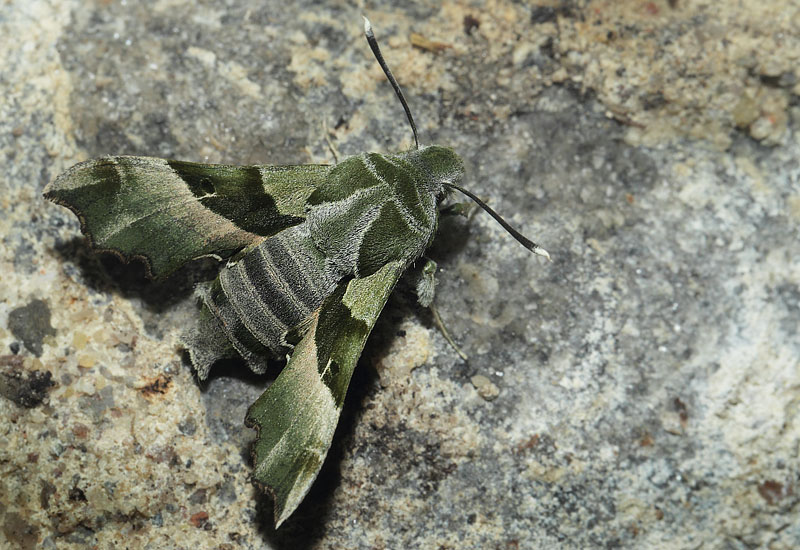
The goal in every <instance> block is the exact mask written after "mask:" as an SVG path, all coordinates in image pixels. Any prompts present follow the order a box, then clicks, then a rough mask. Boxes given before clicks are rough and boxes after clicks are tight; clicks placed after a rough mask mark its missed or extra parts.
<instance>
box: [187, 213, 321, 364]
mask: <svg viewBox="0 0 800 550" xmlns="http://www.w3.org/2000/svg"><path fill="white" fill-rule="evenodd" d="M336 282H337V281H336V280H334V279H333V278H332V277H331V276H330V275H328V274H327V272H326V270H325V261H324V258H323V257H322V256H321V255H320V253H319V251H318V250H317V249H316V247H315V246H314V245H313V243H312V242H311V239H310V237H309V236H308V232H307V229H306V226H305V225H300V226H296V227H293V228H290V229H287V230H286V231H283V232H282V233H279V234H277V235H275V236H273V237H270V238H269V239H267V240H265V241H264V242H263V243H261V244H260V245H258V246H257V247H255V248H253V249H252V250H250V251H248V252H247V253H246V254H244V255H243V256H242V257H241V258H240V259H239V260H238V261H236V262H235V263H233V264H231V265H229V266H227V267H226V268H224V269H223V270H222V271H220V274H219V277H218V278H217V279H216V280H215V281H214V282H213V283H211V284H210V285H209V286H207V287H205V288H204V289H202V290H201V292H200V296H201V298H202V300H203V306H204V309H205V310H206V311H207V312H208V313H210V314H211V317H212V319H211V321H213V322H208V321H207V322H206V323H205V325H201V327H200V329H199V330H200V332H201V333H204V334H198V335H197V337H192V336H190V337H185V338H184V341H185V342H186V343H187V344H188V345H189V347H190V351H191V348H192V347H198V346H200V345H202V344H199V343H198V340H200V339H206V340H207V341H209V342H212V344H213V343H214V342H215V339H214V337H213V335H212V334H210V332H212V331H215V330H216V331H221V332H222V333H223V334H224V335H225V337H226V338H227V340H228V343H229V344H230V346H232V347H233V348H234V349H235V350H236V351H237V352H238V353H239V355H241V356H242V357H243V358H244V359H245V360H246V361H247V363H248V364H249V366H250V367H251V368H252V369H253V370H254V371H256V372H263V371H264V369H265V368H266V362H265V360H264V357H265V356H268V357H273V358H276V357H281V356H283V355H285V354H286V353H287V352H288V351H289V350H290V349H291V346H290V343H289V342H287V341H286V336H287V334H288V333H289V332H290V331H292V329H294V328H295V327H297V326H298V325H300V324H301V323H303V322H304V321H306V320H307V319H308V317H309V316H310V315H311V313H313V312H314V311H315V310H316V309H317V308H318V307H319V306H320V305H321V304H322V301H323V299H324V298H325V296H327V295H328V294H329V293H330V292H331V290H332V289H333V287H334V286H335V285H336ZM207 317H208V315H207ZM216 341H217V342H222V341H221V340H220V339H219V338H217V339H216ZM222 344H227V343H226V342H222ZM213 345H216V346H217V347H221V346H220V345H219V344H218V343H217V344H213ZM222 347H224V346H222ZM222 351H223V350H220V353H219V354H218V355H219V357H218V358H221V357H224V356H226V355H224V354H223V353H222ZM201 355H203V356H208V357H209V360H211V359H212V358H213V355H214V354H213V353H205V354H201V353H194V354H193V357H192V359H193V361H195V363H196V356H197V357H199V356H201ZM228 355H229V354H228ZM212 362H213V360H212ZM195 367H196V368H197V370H198V372H201V371H202V366H201V365H197V364H195ZM208 367H210V364H209V365H208Z"/></svg>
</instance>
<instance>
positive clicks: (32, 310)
mask: <svg viewBox="0 0 800 550" xmlns="http://www.w3.org/2000/svg"><path fill="white" fill-rule="evenodd" d="M8 329H9V330H10V331H11V334H13V335H14V336H15V337H16V338H19V339H20V340H22V343H23V344H24V345H25V347H26V348H28V349H29V350H30V351H31V353H33V354H34V355H36V357H40V356H41V355H42V341H43V340H44V339H45V337H46V336H55V335H56V330H55V329H54V328H53V326H52V325H51V324H50V308H49V307H48V306H47V302H45V301H44V300H33V301H32V302H31V303H29V304H28V305H26V306H23V307H18V308H17V309H14V310H12V311H11V313H9V314H8Z"/></svg>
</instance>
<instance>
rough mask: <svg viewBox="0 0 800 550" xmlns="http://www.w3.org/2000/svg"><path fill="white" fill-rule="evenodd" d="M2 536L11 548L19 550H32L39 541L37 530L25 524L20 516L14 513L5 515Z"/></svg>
mask: <svg viewBox="0 0 800 550" xmlns="http://www.w3.org/2000/svg"><path fill="white" fill-rule="evenodd" d="M3 534H4V535H5V536H6V538H7V539H8V541H9V542H10V543H11V546H12V547H14V548H19V549H20V550H33V549H34V548H36V543H37V541H38V539H39V529H37V528H36V527H35V526H33V525H30V524H29V523H27V522H26V521H25V520H24V519H23V517H22V516H20V515H19V514H17V513H15V512H9V513H8V514H6V520H5V522H3Z"/></svg>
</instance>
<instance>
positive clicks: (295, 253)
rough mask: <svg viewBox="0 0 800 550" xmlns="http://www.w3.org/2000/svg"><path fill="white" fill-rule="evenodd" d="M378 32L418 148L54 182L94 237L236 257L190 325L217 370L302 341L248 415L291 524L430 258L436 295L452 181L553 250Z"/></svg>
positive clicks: (109, 244) (154, 162)
mask: <svg viewBox="0 0 800 550" xmlns="http://www.w3.org/2000/svg"><path fill="white" fill-rule="evenodd" d="M364 32H365V34H366V38H367V42H368V43H369V45H370V48H371V49H372V52H373V54H374V55H375V58H376V60H377V61H378V63H379V64H380V66H381V68H382V69H383V72H384V74H385V75H386V78H387V79H388V81H389V83H390V84H391V85H392V87H393V88H394V91H395V93H396V95H397V97H398V99H399V100H400V103H401V104H402V106H403V109H404V110H405V113H406V117H407V118H408V122H409V124H410V126H411V130H412V132H413V134H414V147H413V148H412V149H410V150H408V151H403V152H400V153H395V154H381V153H364V154H361V155H357V156H353V157H349V158H347V159H345V160H343V161H341V162H338V163H337V164H335V165H313V164H311V165H299V166H278V165H259V166H232V165H221V164H220V165H212V164H197V163H193V162H183V161H175V160H165V159H160V158H150V157H132V156H110V157H104V158H100V159H95V160H89V161H86V162H82V163H80V164H77V165H75V166H73V167H72V168H70V169H68V170H67V171H66V172H64V173H63V174H61V175H60V176H58V178H56V180H55V181H53V182H52V183H51V184H50V185H48V186H47V188H46V189H45V191H44V196H45V197H46V198H47V199H49V200H51V201H53V202H55V203H58V204H60V205H63V206H66V207H67V208H69V209H70V210H72V211H73V212H74V213H75V214H76V215H77V216H78V218H79V219H80V223H81V230H82V232H83V233H84V234H85V235H86V236H87V238H88V240H89V242H90V244H91V246H92V247H93V248H95V249H97V250H99V251H110V252H113V253H114V254H116V255H118V256H120V257H121V258H123V259H125V260H131V259H134V258H138V259H140V260H142V261H143V262H144V264H145V265H146V267H147V270H148V274H149V275H150V276H151V277H154V278H163V277H166V276H168V275H169V274H171V273H172V272H174V271H175V270H177V269H178V268H179V267H181V266H182V265H184V264H185V263H186V262H188V261H190V260H193V259H196V258H199V257H203V256H213V257H216V258H218V259H220V260H225V265H224V266H222V267H221V269H220V271H219V275H218V277H217V278H216V280H214V281H213V282H210V283H204V284H201V285H200V286H199V287H198V289H197V294H198V296H199V301H200V302H201V309H200V314H199V321H198V326H197V327H195V328H193V329H191V330H189V331H187V332H186V333H185V334H184V336H183V337H182V343H183V345H184V346H185V347H186V348H187V350H188V352H189V356H190V358H191V362H192V364H193V366H194V368H195V370H196V372H197V376H198V378H200V379H201V380H203V379H206V378H207V376H208V373H209V369H210V368H211V366H212V365H213V364H214V363H215V362H216V361H218V360H220V359H223V358H229V357H241V358H242V359H244V361H245V362H246V363H247V365H248V366H249V367H250V368H251V369H252V370H253V371H255V372H257V373H263V372H264V371H265V369H266V367H267V363H268V361H270V360H274V359H280V358H283V357H286V356H287V354H290V357H289V359H288V362H287V364H286V366H285V367H284V368H283V370H282V371H281V373H280V374H279V375H278V377H277V379H276V380H275V381H274V382H273V383H272V384H271V385H270V386H269V387H268V388H267V390H266V391H265V392H264V393H263V394H262V395H261V396H260V397H259V398H258V399H257V400H256V402H255V403H253V404H252V405H251V406H250V408H249V410H248V412H247V415H246V418H245V424H246V425H247V426H249V427H253V428H255V429H256V430H257V432H258V436H257V439H256V441H255V443H254V446H253V461H254V471H253V481H254V483H255V484H256V485H257V486H259V487H260V488H261V489H262V490H265V491H266V492H268V493H270V494H271V495H272V497H273V499H274V516H275V517H274V520H275V524H276V527H277V526H280V524H281V523H282V522H283V521H284V520H286V518H287V517H289V515H291V513H292V512H293V511H294V510H295V508H297V506H298V505H299V504H300V502H301V501H302V499H303V497H304V496H305V495H306V493H307V492H308V490H309V488H310V487H311V484H312V483H313V481H314V479H315V478H316V476H317V474H318V472H319V470H320V468H321V466H322V463H323V461H324V459H325V456H326V454H327V452H328V449H329V447H330V444H331V439H332V438H333V433H334V430H335V428H336V424H337V422H338V419H339V413H340V411H341V409H342V404H343V402H344V398H345V393H346V391H347V386H348V384H349V382H350V376H351V374H352V372H353V369H354V367H355V365H356V363H357V362H358V359H359V357H360V355H361V352H362V350H363V348H364V343H365V342H366V340H367V337H368V336H369V333H370V331H371V330H372V327H373V326H374V325H375V322H376V321H377V319H378V316H379V315H380V313H381V310H382V309H383V307H384V305H385V304H386V301H387V299H388V298H389V295H390V294H391V293H392V290H393V289H394V287H395V285H396V284H397V282H398V280H399V279H400V278H401V276H402V275H403V274H404V272H406V270H408V269H409V268H412V269H411V271H412V272H414V273H416V279H417V294H418V296H419V301H420V303H421V304H422V305H424V306H428V305H430V304H431V300H432V298H433V285H434V273H435V271H436V265H435V264H434V263H433V262H432V261H430V260H425V261H424V262H420V264H421V265H422V268H421V269H418V267H419V265H418V263H417V262H418V261H419V260H421V259H423V253H424V252H425V250H426V249H427V248H428V246H430V244H431V242H432V241H433V238H434V235H435V234H436V228H437V224H438V220H439V213H440V209H442V208H443V207H442V206H441V205H442V201H443V199H444V198H445V195H447V194H448V192H449V191H450V190H453V189H455V190H458V191H460V192H462V193H464V194H466V195H467V196H468V197H469V198H471V199H472V200H474V201H475V202H477V204H478V205H480V206H481V207H482V208H483V209H484V210H486V211H487V212H488V213H489V214H490V215H491V216H492V217H494V218H495V219H496V220H497V221H498V222H499V223H500V224H501V225H502V226H503V227H504V228H505V229H506V230H507V231H508V232H509V233H510V234H511V235H512V236H513V237H514V238H516V239H517V240H518V241H519V242H520V243H521V244H522V245H524V246H525V247H526V248H528V249H529V250H531V251H532V252H534V253H536V254H539V255H542V256H544V257H546V258H548V259H549V255H548V253H547V252H546V251H545V250H544V249H543V248H541V247H540V246H538V245H536V244H535V243H533V242H532V241H530V240H529V239H527V238H525V237H524V236H522V235H521V234H520V233H518V232H517V231H516V230H515V229H513V228H512V227H511V226H509V224H508V223H506V222H505V220H503V218H501V217H500V216H499V215H498V214H497V213H495V212H494V211H493V210H492V209H491V208H489V207H488V206H487V205H486V204H485V203H483V202H482V201H481V200H480V199H479V198H478V197H476V196H475V195H474V194H472V193H471V192H469V191H467V190H466V189H464V188H462V187H461V186H460V185H459V181H460V180H461V178H462V176H463V174H464V165H463V162H462V161H461V159H460V158H459V156H458V155H457V154H456V153H455V151H453V149H451V148H449V147H443V146H440V145H430V146H424V147H423V146H420V144H419V138H418V136H417V128H416V125H415V124H414V119H413V117H412V116H411V111H410V109H409V107H408V103H407V102H406V100H405V97H404V96H403V93H402V91H401V90H400V87H399V85H398V84H397V81H396V80H395V78H394V76H393V75H392V72H391V71H390V70H389V68H388V66H387V65H386V62H385V61H384V58H383V55H382V54H381V51H380V48H379V47H378V43H377V41H376V39H375V35H374V34H373V32H372V28H371V26H370V23H369V21H368V20H367V19H366V18H364Z"/></svg>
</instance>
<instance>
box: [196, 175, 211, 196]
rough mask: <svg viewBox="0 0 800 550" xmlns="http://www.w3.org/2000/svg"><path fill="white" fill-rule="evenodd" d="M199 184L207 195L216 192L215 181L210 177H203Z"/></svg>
mask: <svg viewBox="0 0 800 550" xmlns="http://www.w3.org/2000/svg"><path fill="white" fill-rule="evenodd" d="M199 184H200V189H201V190H202V191H203V193H205V194H206V195H213V194H214V182H212V181H211V180H210V179H209V178H201V179H200V181H199Z"/></svg>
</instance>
